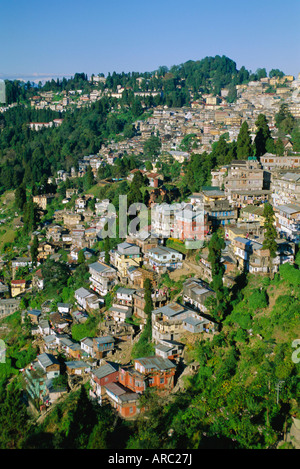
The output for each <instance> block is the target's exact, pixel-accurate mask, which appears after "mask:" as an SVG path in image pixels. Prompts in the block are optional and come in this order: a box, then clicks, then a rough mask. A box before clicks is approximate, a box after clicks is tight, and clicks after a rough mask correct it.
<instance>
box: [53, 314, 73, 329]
mask: <svg viewBox="0 0 300 469" xmlns="http://www.w3.org/2000/svg"><path fill="white" fill-rule="evenodd" d="M49 320H50V323H51V325H52V327H53V328H54V329H56V330H58V331H61V330H63V329H65V328H66V327H68V326H69V325H70V324H71V322H72V320H71V319H70V318H69V317H67V316H65V315H63V314H61V313H60V312H59V311H56V312H51V313H50V317H49Z"/></svg>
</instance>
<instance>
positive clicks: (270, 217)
mask: <svg viewBox="0 0 300 469" xmlns="http://www.w3.org/2000/svg"><path fill="white" fill-rule="evenodd" d="M263 216H264V219H265V221H264V240H263V249H268V250H269V252H270V258H269V259H270V261H269V274H270V276H272V259H274V258H275V257H276V252H277V243H276V238H277V232H276V228H275V226H274V223H275V215H274V209H273V207H272V205H271V204H269V203H266V204H265V206H264V213H263Z"/></svg>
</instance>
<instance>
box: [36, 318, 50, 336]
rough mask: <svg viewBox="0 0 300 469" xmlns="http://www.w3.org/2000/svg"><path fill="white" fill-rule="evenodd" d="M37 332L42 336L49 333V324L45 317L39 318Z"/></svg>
mask: <svg viewBox="0 0 300 469" xmlns="http://www.w3.org/2000/svg"><path fill="white" fill-rule="evenodd" d="M38 330H39V333H40V334H41V335H43V336H48V335H49V334H50V325H49V321H48V320H47V319H41V320H40V321H39V323H38Z"/></svg>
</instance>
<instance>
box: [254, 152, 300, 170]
mask: <svg viewBox="0 0 300 469" xmlns="http://www.w3.org/2000/svg"><path fill="white" fill-rule="evenodd" d="M259 159H260V163H261V165H262V167H263V168H264V169H265V170H268V171H274V170H275V169H276V170H278V169H295V168H299V167H300V156H296V155H295V156H276V155H273V154H272V153H265V154H264V155H262V156H260V158H259Z"/></svg>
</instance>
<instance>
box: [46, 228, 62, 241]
mask: <svg viewBox="0 0 300 469" xmlns="http://www.w3.org/2000/svg"><path fill="white" fill-rule="evenodd" d="M63 231H64V230H63V228H62V227H61V226H60V225H50V226H48V228H47V233H46V238H47V240H48V241H51V242H53V243H59V242H60V240H61V237H62V234H63Z"/></svg>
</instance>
